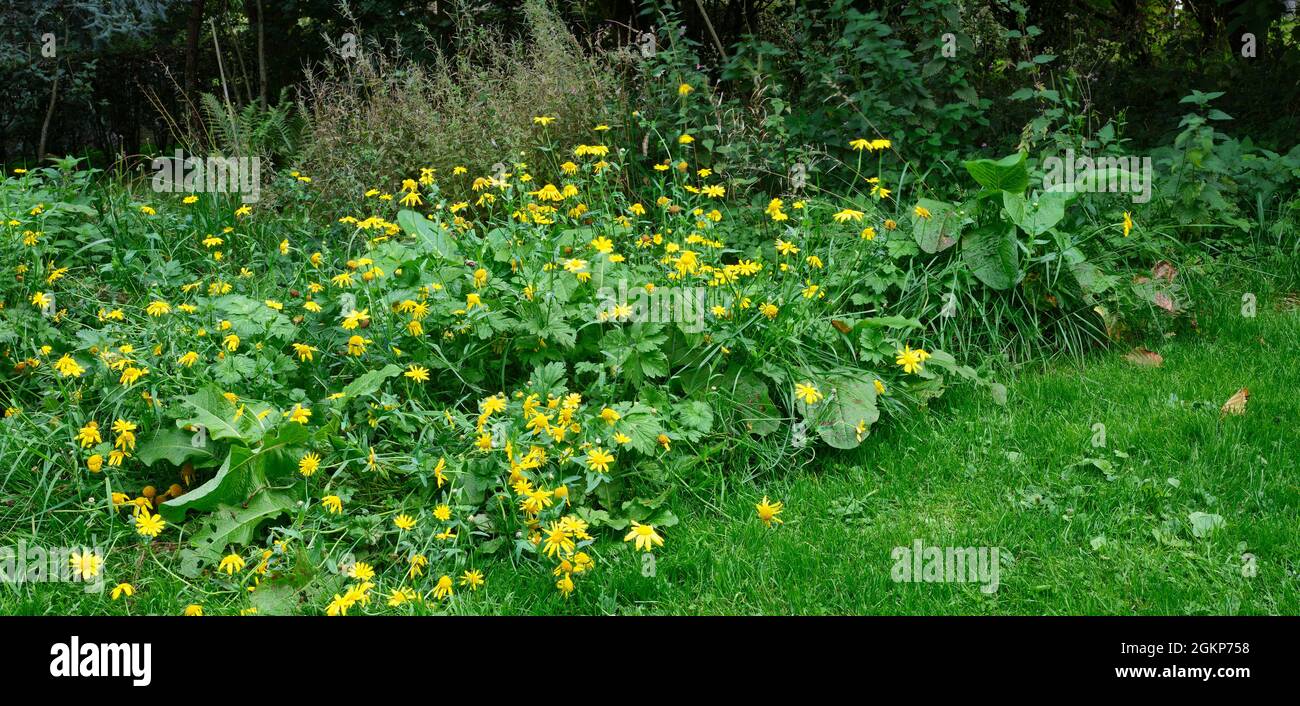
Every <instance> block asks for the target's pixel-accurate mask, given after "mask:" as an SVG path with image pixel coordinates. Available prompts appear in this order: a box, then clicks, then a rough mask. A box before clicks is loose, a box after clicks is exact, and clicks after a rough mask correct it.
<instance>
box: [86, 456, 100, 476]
mask: <svg viewBox="0 0 1300 706" xmlns="http://www.w3.org/2000/svg"><path fill="white" fill-rule="evenodd" d="M103 467H104V457H103V456H100V455H99V454H95V455H93V456H91V457H90V458H88V459H86V468H88V469H90V472H91V473H99V471H100V469H101V468H103Z"/></svg>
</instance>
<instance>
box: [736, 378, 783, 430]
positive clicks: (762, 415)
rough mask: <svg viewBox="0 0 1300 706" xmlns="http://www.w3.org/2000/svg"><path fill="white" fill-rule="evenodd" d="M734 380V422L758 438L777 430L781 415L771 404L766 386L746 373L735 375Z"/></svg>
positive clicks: (779, 425)
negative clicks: (735, 417)
mask: <svg viewBox="0 0 1300 706" xmlns="http://www.w3.org/2000/svg"><path fill="white" fill-rule="evenodd" d="M728 377H732V376H731V375H728ZM734 379H735V383H734V384H733V386H732V395H733V399H734V403H735V409H736V416H737V419H736V421H737V422H738V423H739V424H741V425H742V426H744V428H745V431H747V432H749V433H750V434H753V435H755V436H760V437H761V436H767V435H768V434H771V433H772V432H774V431H776V430H777V429H779V428H780V427H781V422H780V419H781V413H780V411H779V410H777V408H776V405H775V404H773V403H772V398H771V396H770V395H769V394H768V389H767V384H766V383H764V382H763V381H762V380H760V379H759V378H758V377H756V376H754V375H750V374H747V373H737V374H736V376H735V377H734Z"/></svg>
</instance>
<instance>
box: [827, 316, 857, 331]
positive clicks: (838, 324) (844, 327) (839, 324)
mask: <svg viewBox="0 0 1300 706" xmlns="http://www.w3.org/2000/svg"><path fill="white" fill-rule="evenodd" d="M831 326H834V327H835V330H836V331H839V332H840V333H848V332H850V331H852V330H853V327H852V326H849V325H848V324H846V323H844V322H843V321H840V320H839V319H831Z"/></svg>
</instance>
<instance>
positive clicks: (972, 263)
mask: <svg viewBox="0 0 1300 706" xmlns="http://www.w3.org/2000/svg"><path fill="white" fill-rule="evenodd" d="M961 254H962V259H963V260H965V262H966V265H967V266H969V267H970V269H971V272H972V273H974V275H975V277H976V278H978V279H979V281H981V282H983V283H984V284H986V285H988V286H990V287H992V288H993V289H1009V288H1011V286H1012V285H1014V284H1015V283H1016V281H1017V280H1018V279H1019V276H1020V252H1019V250H1018V248H1017V246H1016V229H1015V227H1014V226H1010V225H1004V224H1001V223H993V224H990V225H987V226H984V227H983V228H977V229H975V230H972V231H969V232H967V233H966V235H965V236H963V237H962V241H961Z"/></svg>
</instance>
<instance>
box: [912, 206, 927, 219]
mask: <svg viewBox="0 0 1300 706" xmlns="http://www.w3.org/2000/svg"><path fill="white" fill-rule="evenodd" d="M912 213H915V214H916V215H917V217H919V218H929V217H930V209H928V208H926V207H924V206H921V205H919V204H918V205H917V206H916V208H913V209H912Z"/></svg>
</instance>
